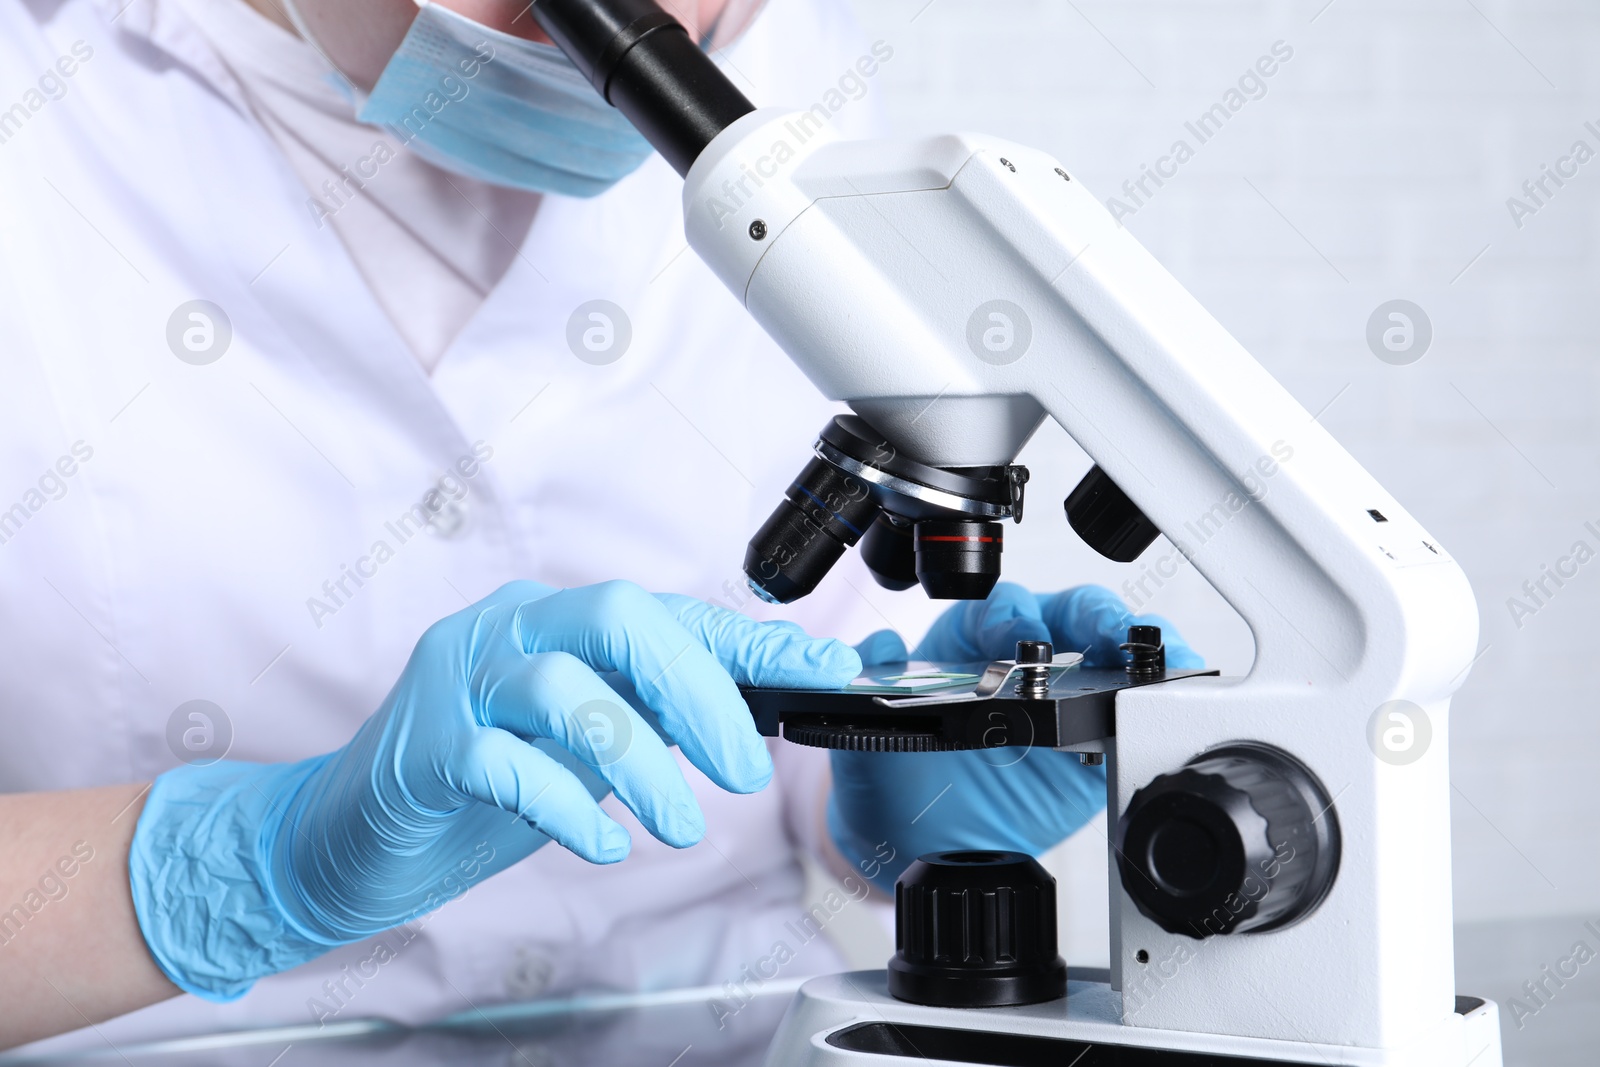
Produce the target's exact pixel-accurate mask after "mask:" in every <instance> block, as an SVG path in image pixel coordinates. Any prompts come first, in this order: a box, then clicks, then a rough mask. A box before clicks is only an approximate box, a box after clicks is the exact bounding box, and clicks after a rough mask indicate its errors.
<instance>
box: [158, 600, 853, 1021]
mask: <svg viewBox="0 0 1600 1067" xmlns="http://www.w3.org/2000/svg"><path fill="white" fill-rule="evenodd" d="M859 670H860V661H859V659H858V658H857V656H856V654H855V653H854V652H853V651H852V650H851V649H850V648H849V647H848V646H845V645H842V644H840V643H838V642H836V641H822V640H813V639H811V638H809V637H807V636H806V635H805V633H804V632H803V631H801V630H800V629H799V627H797V626H794V625H793V624H790V623H757V622H754V621H752V620H751V619H748V618H746V617H745V616H743V615H739V614H736V613H733V612H729V611H724V610H721V609H718V608H713V607H711V606H709V605H706V604H703V603H701V602H699V601H697V600H693V599H690V598H689V597H682V596H659V597H658V596H651V595H650V594H648V593H646V592H644V591H643V590H641V589H639V588H638V587H637V586H634V585H631V584H629V583H626V582H609V583H605V584H602V585H595V586H588V587H585V588H581V589H568V590H564V591H559V592H558V591H556V590H554V589H551V588H549V587H547V586H542V585H538V584H536V583H533V582H513V583H511V584H510V585H507V586H504V587H503V588H501V589H500V590H498V591H497V592H495V593H494V594H493V595H491V596H489V597H488V598H486V599H484V600H482V601H480V602H479V603H477V604H474V605H473V606H471V607H470V608H467V609H466V610H464V611H461V612H458V613H457V614H455V615H452V616H450V617H449V618H447V619H444V620H443V621H441V622H439V623H437V624H435V625H434V626H432V627H431V628H429V630H428V631H427V632H426V633H425V634H423V636H422V639H421V640H420V641H418V642H417V646H416V649H415V651H413V652H412V655H411V659H410V662H409V663H407V665H406V668H405V671H404V672H403V673H402V674H401V676H400V680H399V681H398V682H397V683H395V686H394V689H393V690H392V691H391V692H390V693H389V696H388V697H387V698H386V699H385V700H384V703H383V705H382V707H380V708H379V709H378V711H377V712H376V714H374V715H373V716H372V718H370V719H368V720H367V722H366V723H365V724H364V725H363V726H362V727H361V729H360V730H359V731H358V732H357V734H356V736H355V738H354V739H353V740H352V741H351V742H350V743H349V744H348V745H346V746H345V747H344V748H341V749H339V750H338V751H337V752H333V753H330V754H328V755H325V756H318V757H316V758H313V759H308V760H304V761H302V762H299V763H293V764H269V765H260V764H248V763H236V762H219V763H215V764H211V765H209V766H204V767H200V766H191V767H180V768H178V769H177V770H173V771H170V772H168V773H167V774H164V775H162V776H161V777H160V778H158V779H157V780H156V782H155V784H154V786H153V787H152V788H151V790H150V795H149V798H148V799H147V800H146V802H145V807H144V811H143V813H142V814H141V816H140V819H139V825H138V828H137V830H136V832H135V835H134V839H133V845H132V850H131V852H130V855H129V860H128V866H129V872H130V879H131V882H132V888H133V899H134V906H135V910H136V912H137V914H138V918H139V925H140V928H141V930H142V931H143V933H144V936H145V940H146V942H147V943H148V945H149V946H150V951H151V953H152V955H153V956H154V957H155V959H156V961H157V963H159V964H160V966H161V968H162V970H163V971H165V972H166V974H167V976H168V977H169V978H171V979H172V980H173V982H174V983H176V984H177V985H178V986H179V987H180V988H182V989H184V990H186V991H188V992H191V993H195V994H197V995H199V996H202V997H205V998H207V999H211V1000H229V999H233V998H235V997H238V996H240V995H242V994H243V993H244V992H245V991H246V990H247V989H249V987H250V985H251V984H252V982H254V980H255V979H257V978H259V977H261V976H262V975H266V974H272V973H275V972H277V971H281V970H285V969H287V968H289V967H293V966H295V965H297V964H300V963H303V962H305V961H307V960H309V959H312V958H314V957H315V956H318V955H320V954H321V953H323V952H325V951H327V950H328V949H330V948H332V947H334V946H336V945H340V944H345V943H347V942H351V941H356V940H360V939H361V938H364V937H368V936H370V935H372V934H374V933H377V932H379V931H382V930H386V929H389V928H390V927H393V926H396V925H399V924H400V923H403V922H407V921H410V920H412V919H415V918H416V917H418V916H420V915H422V914H423V913H425V912H428V911H431V910H433V909H434V908H437V907H439V906H440V905H441V904H444V903H445V902H447V901H448V900H450V899H451V898H452V897H455V896H457V895H459V894H460V893H462V892H464V891H465V890H466V889H467V888H468V887H470V886H471V885H472V884H474V883H476V882H479V881H482V880H483V879H484V878H487V877H488V876H490V875H492V874H494V873H496V872H498V871H500V870H503V869H504V868H506V867H509V866H510V865H511V864H513V863H516V862H517V861H518V860H521V859H523V858H524V857H526V856H527V855H528V854H529V853H531V852H533V851H534V850H535V849H537V848H539V847H540V846H541V845H542V844H544V843H545V842H546V841H548V840H550V839H551V838H553V839H555V840H556V841H558V842H560V843H561V844H562V845H564V846H566V847H567V848H569V849H571V850H572V851H573V852H576V853H577V854H578V855H580V856H582V857H584V858H585V859H587V860H589V861H591V862H594V863H615V862H616V861H618V860H620V859H622V858H623V857H624V856H626V855H627V854H628V849H629V837H628V833H627V831H625V830H624V829H623V828H622V827H621V826H619V825H618V824H617V823H615V822H614V821H612V820H611V819H610V818H609V817H607V816H606V815H605V813H604V812H602V811H601V809H600V807H599V805H598V803H597V800H598V799H599V798H601V797H603V796H604V795H605V792H606V789H607V787H609V788H610V789H614V790H615V791H616V793H617V796H618V797H619V798H620V799H621V800H622V802H623V803H624V804H626V805H627V806H628V808H629V809H630V810H631V811H632V812H633V813H634V814H635V815H637V816H638V817H639V820H640V821H641V822H642V823H643V824H644V825H645V827H646V828H648V829H649V831H650V832H651V833H652V834H653V835H655V836H656V837H658V838H660V839H661V840H662V841H664V842H666V843H667V844H669V845H673V846H675V847H678V848H684V847H687V846H689V845H692V844H694V843H695V842H697V841H699V840H700V838H701V836H702V835H703V834H704V833H705V818H704V816H703V815H702V814H701V812H700V809H699V806H698V805H697V804H696V803H695V800H694V796H693V794H692V793H691V792H690V790H689V786H688V783H687V782H686V781H684V778H683V776H682V774H681V773H680V772H679V770H678V765H677V763H676V761H675V760H674V759H673V757H672V755H671V753H670V752H669V751H668V747H667V742H665V741H663V739H662V736H659V735H658V733H657V730H659V731H660V734H661V735H664V736H665V737H666V738H668V739H670V741H672V742H675V743H676V744H677V745H678V746H679V747H680V748H681V749H682V750H683V752H684V754H685V755H686V756H687V757H688V758H689V760H690V761H691V762H692V763H693V764H694V765H695V766H696V767H698V768H699V769H700V770H701V771H703V772H704V773H705V774H706V775H707V776H708V777H709V778H711V780H712V781H714V782H716V783H717V784H718V785H720V786H722V787H723V788H724V789H728V790H730V791H733V792H737V793H750V792H755V791H756V790H759V789H761V788H762V787H763V786H765V785H766V784H767V782H768V781H769V780H770V779H771V777H772V762H771V759H770V758H769V756H768V754H767V749H766V745H765V743H764V742H763V741H762V739H761V738H760V737H759V736H758V735H757V733H756V730H755V726H754V723H753V720H752V719H751V716H750V711H749V708H748V707H747V706H746V705H745V703H744V701H743V699H741V698H740V696H739V692H738V689H737V688H736V685H735V683H736V682H738V683H745V684H754V685H767V686H801V687H808V686H812V687H826V688H831V687H837V686H841V685H844V684H845V683H846V682H847V681H848V680H849V679H850V678H852V677H854V676H855V674H856V673H857V672H858V671H859ZM605 671H615V672H617V674H618V675H619V676H620V677H619V679H618V682H619V685H621V686H622V687H623V688H631V689H632V690H633V691H634V692H635V693H636V694H637V699H638V700H639V702H640V703H641V705H643V708H642V711H643V712H644V714H643V715H641V714H640V712H639V711H636V710H634V709H633V708H631V707H630V706H629V704H628V703H627V701H625V700H624V699H623V698H622V697H621V696H619V695H618V692H617V691H616V690H614V689H613V688H612V687H611V686H609V685H608V684H607V683H606V681H605V680H603V679H602V678H601V677H600V675H599V674H598V673H597V672H605ZM575 772H576V773H575ZM584 778H587V779H588V780H589V782H590V783H591V785H592V788H587V787H586V786H585V783H584V781H583V779H584Z"/></svg>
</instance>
